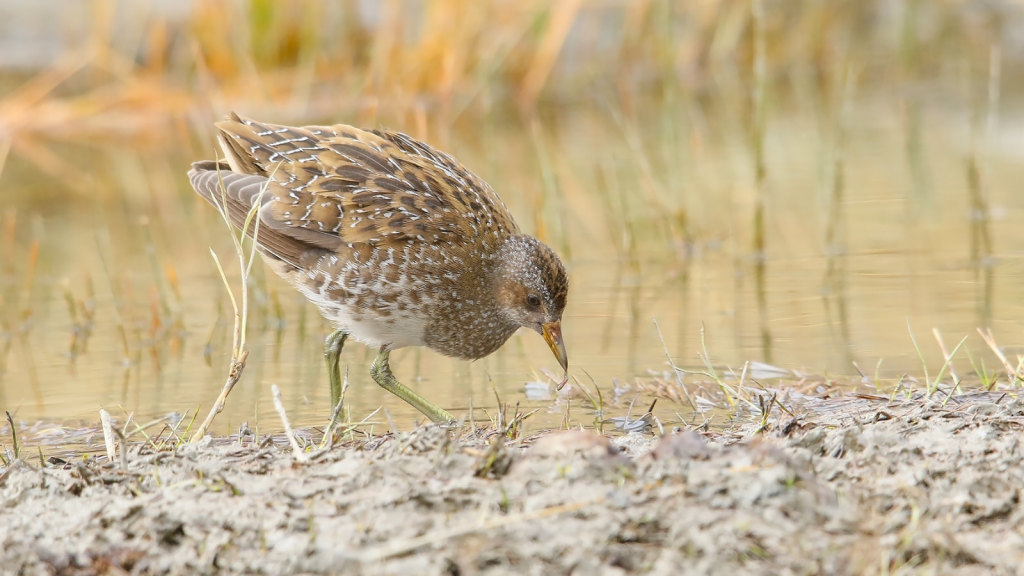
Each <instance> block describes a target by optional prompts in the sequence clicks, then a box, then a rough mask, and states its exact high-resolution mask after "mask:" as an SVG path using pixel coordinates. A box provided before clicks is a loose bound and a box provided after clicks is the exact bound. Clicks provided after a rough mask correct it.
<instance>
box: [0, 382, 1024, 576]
mask: <svg viewBox="0 0 1024 576" xmlns="http://www.w3.org/2000/svg"><path fill="white" fill-rule="evenodd" d="M887 400H888V399H884V400H883V399H880V398H876V397H870V396H861V397H855V398H844V399H840V400H838V401H833V402H832V404H826V401H824V400H819V401H817V402H819V403H820V405H819V408H820V409H819V410H818V411H817V412H816V413H815V412H813V411H810V410H807V409H804V410H803V412H804V413H805V415H804V416H802V417H800V418H792V417H790V416H788V415H786V414H780V416H781V417H780V418H779V419H772V420H771V421H770V422H769V425H768V427H767V428H766V429H762V430H759V431H758V430H757V428H758V426H757V425H756V423H752V422H751V423H747V424H743V425H737V426H735V427H732V428H730V429H728V430H718V431H705V432H695V431H689V430H686V431H671V430H667V431H666V432H667V434H666V435H665V436H664V437H660V438H654V437H651V436H649V435H647V436H644V435H640V434H630V435H624V436H617V437H606V436H602V435H599V434H597V433H595V432H590V431H568V432H567V431H559V432H555V431H551V432H547V433H543V434H539V435H535V436H532V437H530V438H526V439H519V440H517V441H514V442H507V443H502V442H500V441H499V440H500V439H501V438H503V436H502V435H501V434H498V433H496V432H495V431H494V430H491V431H487V430H483V429H481V430H477V431H475V432H467V431H465V430H463V431H462V433H461V434H459V435H458V438H455V437H453V436H454V435H453V434H452V433H450V432H447V431H444V430H439V429H436V428H421V429H418V430H415V431H412V432H409V433H405V434H401V435H398V436H392V435H387V436H379V437H376V438H374V439H372V440H363V441H360V442H348V443H345V444H343V445H339V446H336V447H333V448H331V449H329V450H325V451H322V452H313V453H312V457H311V458H310V459H309V460H308V461H305V462H299V461H297V459H296V457H295V455H294V453H293V452H292V450H291V449H290V448H289V446H288V444H287V441H286V440H285V439H284V438H265V439H262V440H261V442H259V443H256V442H254V441H253V438H252V437H251V436H244V437H243V438H242V439H241V441H239V439H238V438H237V437H232V438H222V439H217V440H214V439H207V442H205V443H203V444H201V445H197V446H182V447H181V448H179V449H177V450H176V451H172V450H166V451H154V450H153V449H152V446H151V445H148V444H142V443H139V444H134V443H133V444H132V446H130V449H129V450H128V451H127V453H126V458H125V461H123V462H122V461H120V459H115V461H114V462H107V459H106V457H100V458H95V457H92V458H88V459H86V460H84V461H83V460H80V459H76V460H74V461H73V462H71V463H67V464H63V463H61V462H59V461H57V462H56V464H47V465H46V467H45V468H44V467H41V466H40V462H39V458H37V457H35V455H32V456H31V457H28V456H24V457H23V459H22V460H20V461H18V462H16V463H15V464H14V465H12V466H10V467H8V468H6V469H0V518H2V522H0V550H2V553H0V572H2V573H3V574H27V575H36V574H76V575H78V574H82V575H85V574H123V573H130V574H236V573H237V574H241V573H255V574H570V573H571V574H623V573H629V574H633V573H651V574H680V573H686V574H730V575H740V574H865V573H867V574H872V573H885V574H893V573H921V572H924V573H938V574H1022V573H1024V563H1022V559H1024V536H1022V534H1024V508H1022V506H1021V498H1020V495H1021V489H1022V487H1024V466H1022V462H1021V458H1022V456H1021V453H1022V450H1021V439H1022V425H1024V401H1021V400H1014V399H1013V398H1011V397H1009V396H1006V395H997V394H977V395H971V396H961V397H958V398H957V399H956V400H955V401H950V402H949V403H948V404H946V405H945V406H944V405H942V404H941V403H935V402H932V401H929V400H924V399H916V400H907V401H903V402H901V403H897V404H890V403H888V401H887ZM809 404H810V403H809ZM825 406H827V407H828V408H827V409H825ZM805 408H806V407H805ZM755 432H756V433H755Z"/></svg>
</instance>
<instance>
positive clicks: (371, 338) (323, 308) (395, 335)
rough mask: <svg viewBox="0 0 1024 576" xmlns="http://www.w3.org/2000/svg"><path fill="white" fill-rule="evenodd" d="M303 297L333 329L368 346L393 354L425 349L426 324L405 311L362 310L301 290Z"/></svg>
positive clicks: (316, 292)
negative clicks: (386, 348)
mask: <svg viewBox="0 0 1024 576" xmlns="http://www.w3.org/2000/svg"><path fill="white" fill-rule="evenodd" d="M300 291H301V292H302V293H303V295H304V296H305V297H306V298H307V299H308V300H309V301H310V302H312V303H313V304H315V305H316V307H317V308H319V309H320V314H321V315H323V317H324V318H326V319H327V320H328V321H329V322H330V323H331V324H332V325H334V327H335V328H337V329H338V330H342V331H344V332H345V333H347V334H348V335H349V337H350V338H352V339H354V340H356V341H359V342H362V343H364V344H366V345H368V346H373V347H380V346H383V345H387V346H388V348H389V349H391V350H395V349H398V348H405V347H406V346H424V345H425V342H424V339H423V336H424V332H425V326H426V322H425V321H424V320H423V319H422V318H418V317H417V316H416V315H415V314H409V313H407V311H398V310H391V311H384V313H386V315H385V314H382V311H381V310H373V309H362V308H360V307H358V306H352V305H347V304H344V303H341V302H337V301H334V300H331V299H329V298H325V297H324V295H323V294H321V293H320V292H319V291H315V290H309V289H304V288H300Z"/></svg>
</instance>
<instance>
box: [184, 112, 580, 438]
mask: <svg viewBox="0 0 1024 576" xmlns="http://www.w3.org/2000/svg"><path fill="white" fill-rule="evenodd" d="M215 127H216V131H217V142H218V145H219V149H220V154H222V155H223V157H220V154H218V155H217V156H218V157H217V159H215V160H202V161H199V162H195V163H193V164H192V169H191V170H190V171H189V172H188V177H189V180H190V182H191V184H192V187H193V188H194V189H195V191H196V192H197V193H198V194H199V195H200V196H201V197H202V198H203V199H205V200H206V201H207V202H209V203H210V204H212V205H214V207H216V208H217V209H218V210H220V211H222V213H223V214H224V215H225V216H226V217H227V219H228V220H229V221H230V222H231V223H232V225H233V226H235V227H237V228H238V229H240V230H242V229H243V228H244V232H245V234H246V235H248V237H249V238H251V239H253V240H254V242H255V246H256V249H257V251H258V253H259V254H260V256H261V257H262V259H263V260H264V262H266V264H267V265H268V266H269V267H270V268H271V269H272V270H273V271H274V272H275V273H276V274H277V275H278V276H280V277H281V278H283V279H284V280H285V281H287V282H288V283H290V284H291V285H292V286H294V287H295V288H296V289H297V290H298V291H299V292H300V293H302V295H304V296H305V297H306V299H308V300H309V301H310V302H311V303H313V304H314V305H315V306H316V307H317V308H318V309H319V311H320V313H321V314H322V315H323V316H324V318H326V319H327V320H328V321H329V322H330V323H331V324H332V325H333V327H334V328H335V331H334V332H333V333H332V334H331V335H330V336H328V337H327V339H326V341H325V344H324V356H325V359H326V362H327V366H328V375H329V377H330V381H331V402H332V406H340V390H341V385H340V375H339V373H338V362H339V356H340V354H341V352H342V349H343V347H344V344H345V341H346V340H347V339H348V338H352V339H354V340H356V341H358V342H362V343H364V344H366V345H368V346H371V347H373V348H375V349H376V350H377V355H376V356H375V358H374V360H373V362H372V363H371V366H370V375H371V377H372V378H373V380H374V381H375V382H376V383H377V384H378V385H380V386H381V387H382V388H384V389H386V390H388V391H389V392H391V393H393V394H395V395H396V396H398V397H399V398H401V399H402V400H404V401H405V402H407V403H408V404H410V405H411V406H413V407H414V408H416V409H417V410H419V411H420V412H421V413H422V414H424V415H425V416H426V417H428V418H429V419H430V420H431V421H433V422H434V423H436V424H439V425H442V426H455V425H458V423H457V421H456V420H455V418H453V417H452V416H451V415H450V414H449V413H448V412H446V411H445V410H444V409H442V408H440V407H438V406H436V405H434V404H432V403H430V402H429V401H427V400H426V399H424V398H423V397H422V396H420V395H419V394H417V393H416V392H414V391H413V390H411V389H409V388H408V387H406V386H405V385H403V384H401V383H400V382H399V381H398V379H397V378H395V376H394V374H393V373H392V371H391V368H390V365H389V363H388V358H389V355H390V353H391V352H392V351H394V350H397V349H400V348H405V347H410V346H425V347H427V348H429V349H431V350H434V351H436V352H438V353H440V354H443V355H445V356H450V357H455V358H461V359H465V360H476V359H479V358H483V357H485V356H487V355H489V354H491V353H493V352H494V351H496V350H497V349H498V348H500V347H501V346H502V345H503V344H504V343H505V342H506V341H507V340H508V339H509V338H510V337H511V336H512V334H514V333H515V332H516V331H517V330H518V329H519V328H522V327H525V328H528V329H530V330H533V331H535V332H537V333H538V334H540V335H541V336H542V337H543V338H544V340H545V341H546V342H547V344H548V346H549V347H550V349H551V352H552V353H553V354H554V356H555V358H556V360H557V361H558V363H559V365H560V366H561V367H562V369H563V371H564V372H565V377H564V378H563V380H562V382H561V383H560V384H559V388H561V386H562V385H564V383H565V382H566V381H567V380H568V369H569V361H568V357H567V354H566V349H565V344H564V342H563V338H562V324H561V321H562V313H563V311H564V310H565V306H566V302H567V297H568V288H569V277H568V274H567V272H566V269H565V266H564V265H563V264H562V261H561V259H559V257H558V255H557V254H556V253H555V251H554V250H552V249H551V248H550V247H548V246H547V245H546V244H544V243H543V242H541V241H539V240H538V239H536V238H534V237H532V236H529V235H527V234H524V233H523V232H522V231H521V230H520V228H519V226H518V225H517V224H516V222H515V220H514V219H513V217H512V214H511V212H510V211H509V209H508V208H507V207H506V206H505V204H504V203H503V202H502V200H501V198H499V197H498V194H497V193H496V192H495V191H494V189H493V188H492V187H491V186H490V185H489V184H487V183H486V182H485V181H484V180H483V179H481V178H480V177H478V176H476V175H475V174H473V173H472V172H471V171H470V170H469V169H468V168H466V167H465V166H463V165H462V164H461V163H459V162H458V161H457V160H456V159H455V158H453V157H452V156H450V155H448V154H446V153H444V152H442V151H440V150H438V149H436V148H434V147H432V146H430V145H428V144H426V143H424V142H421V141H419V140H416V139H414V138H412V137H410V136H407V135H406V134H403V133H401V132H398V131H393V130H388V129H367V130H364V129H359V128H355V127H352V126H348V125H345V124H336V125H333V126H304V127H290V126H284V125H277V124H268V123H264V122H258V121H255V120H252V119H249V118H245V117H242V116H239V115H237V114H235V113H231V114H229V115H228V116H227V117H226V119H224V120H223V121H220V122H217V123H215Z"/></svg>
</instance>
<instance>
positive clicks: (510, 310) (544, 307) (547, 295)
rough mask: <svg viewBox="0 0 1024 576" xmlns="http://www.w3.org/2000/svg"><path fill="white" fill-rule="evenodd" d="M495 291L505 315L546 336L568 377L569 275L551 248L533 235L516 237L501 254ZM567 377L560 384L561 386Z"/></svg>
mask: <svg viewBox="0 0 1024 576" xmlns="http://www.w3.org/2000/svg"><path fill="white" fill-rule="evenodd" d="M496 271H497V274H496V282H495V291H496V297H497V301H498V304H499V306H500V307H501V311H502V313H503V314H504V315H505V317H506V318H508V319H509V320H511V321H513V322H515V323H516V324H518V325H520V326H524V327H526V328H529V329H531V330H533V331H534V332H537V333H538V334H540V335H541V336H543V337H544V340H545V341H547V343H548V346H549V347H550V348H551V352H552V353H553V354H554V355H555V358H557V359H558V363H559V364H560V365H561V366H562V369H563V370H565V371H566V379H568V370H569V359H568V357H567V356H566V353H565V343H564V342H563V341H562V311H563V310H565V301H566V296H567V295H568V293H569V276H568V275H567V274H566V273H565V267H564V266H562V261H561V260H559V259H558V256H557V255H556V254H555V252H554V251H553V250H551V248H548V247H547V246H546V245H545V244H544V243H542V242H540V241H539V240H537V239H535V238H532V237H530V236H513V237H511V238H509V239H508V240H506V241H505V244H504V245H503V246H502V248H501V250H500V252H499V254H498V265H497V268H496ZM564 384H565V380H563V381H562V383H561V384H559V386H558V387H559V388H561V387H562V385H564Z"/></svg>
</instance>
